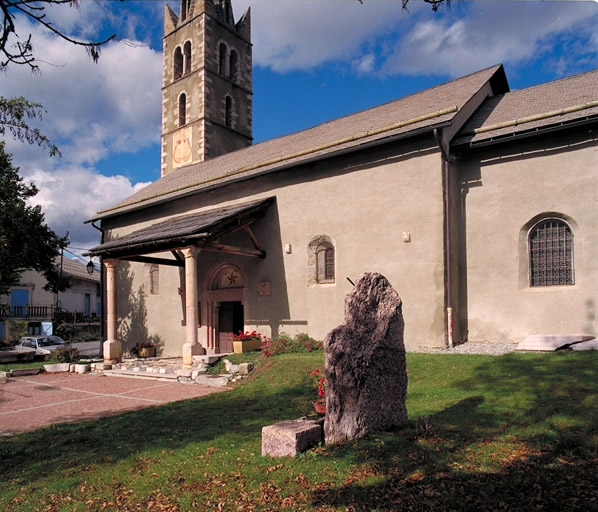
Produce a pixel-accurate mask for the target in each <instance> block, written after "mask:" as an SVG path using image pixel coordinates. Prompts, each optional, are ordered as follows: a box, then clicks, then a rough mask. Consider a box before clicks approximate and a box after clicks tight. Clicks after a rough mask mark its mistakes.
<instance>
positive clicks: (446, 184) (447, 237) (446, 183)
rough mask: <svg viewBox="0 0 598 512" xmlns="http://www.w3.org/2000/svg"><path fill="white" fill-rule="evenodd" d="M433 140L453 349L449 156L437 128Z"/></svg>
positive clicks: (447, 308)
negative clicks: (441, 195)
mask: <svg viewBox="0 0 598 512" xmlns="http://www.w3.org/2000/svg"><path fill="white" fill-rule="evenodd" d="M434 138H435V139H436V144H438V148H439V149H440V153H441V155H442V185H443V188H444V253H445V255H446V256H445V258H446V260H445V261H446V272H445V283H444V286H445V291H446V331H447V342H448V347H449V348H453V346H454V339H453V332H454V331H453V298H452V293H453V291H452V282H453V272H452V257H451V207H450V199H451V195H450V180H449V172H450V167H451V162H450V156H449V152H448V150H447V148H445V147H444V144H443V142H442V135H441V134H440V132H439V130H438V128H434Z"/></svg>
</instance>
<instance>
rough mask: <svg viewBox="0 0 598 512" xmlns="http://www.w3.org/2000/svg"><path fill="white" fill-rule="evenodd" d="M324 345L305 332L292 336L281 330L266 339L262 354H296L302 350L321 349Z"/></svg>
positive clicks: (267, 355)
mask: <svg viewBox="0 0 598 512" xmlns="http://www.w3.org/2000/svg"><path fill="white" fill-rule="evenodd" d="M323 347H324V345H323V343H322V342H321V341H318V340H315V339H314V338H311V337H310V336H309V335H307V334H305V333H300V334H297V336H295V337H294V338H291V337H290V336H289V335H288V334H285V333H283V332H281V333H280V334H279V335H278V336H275V337H274V338H272V339H271V340H268V339H266V340H265V341H264V343H263V344H262V354H264V356H265V357H272V356H276V355H278V354H296V353H300V352H312V351H314V350H321V349H322V348H323Z"/></svg>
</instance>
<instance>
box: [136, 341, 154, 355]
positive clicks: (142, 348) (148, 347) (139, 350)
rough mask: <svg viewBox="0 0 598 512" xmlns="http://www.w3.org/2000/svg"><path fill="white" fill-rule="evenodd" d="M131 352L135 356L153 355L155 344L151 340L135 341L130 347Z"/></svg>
mask: <svg viewBox="0 0 598 512" xmlns="http://www.w3.org/2000/svg"><path fill="white" fill-rule="evenodd" d="M131 352H133V354H135V355H137V357H155V355H156V346H155V345H154V344H153V343H152V342H151V341H144V342H140V343H137V345H135V346H134V347H133V348H132V349H131Z"/></svg>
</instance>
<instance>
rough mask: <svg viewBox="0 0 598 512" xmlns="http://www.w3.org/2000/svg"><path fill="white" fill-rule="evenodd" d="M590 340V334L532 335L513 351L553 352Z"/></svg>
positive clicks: (592, 337) (591, 337)
mask: <svg viewBox="0 0 598 512" xmlns="http://www.w3.org/2000/svg"><path fill="white" fill-rule="evenodd" d="M592 339H594V336H592V335H591V334H533V335H531V336H528V337H527V338H525V339H524V340H523V341H522V342H521V343H519V345H517V348H516V349H515V350H528V351H537V352H554V351H555V350H558V349H561V348H568V347H569V346H571V345H574V344H577V343H581V342H584V341H588V340H592Z"/></svg>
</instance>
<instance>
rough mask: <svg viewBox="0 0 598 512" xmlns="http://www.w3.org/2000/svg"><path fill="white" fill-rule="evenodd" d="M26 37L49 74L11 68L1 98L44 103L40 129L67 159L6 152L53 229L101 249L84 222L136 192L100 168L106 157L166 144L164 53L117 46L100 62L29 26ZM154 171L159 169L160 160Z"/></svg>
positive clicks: (27, 150) (23, 150)
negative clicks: (29, 184) (33, 188)
mask: <svg viewBox="0 0 598 512" xmlns="http://www.w3.org/2000/svg"><path fill="white" fill-rule="evenodd" d="M25 31H28V32H31V33H32V34H33V38H32V40H33V41H34V42H35V44H36V46H35V54H36V57H37V58H38V59H40V61H43V62H41V63H40V68H41V71H42V73H41V75H39V76H37V75H33V74H31V72H30V70H29V69H28V68H27V67H26V66H12V67H10V68H9V70H8V72H7V73H6V75H4V76H2V78H1V80H2V93H1V94H2V95H3V96H5V97H12V96H24V97H26V98H27V99H29V100H31V101H36V102H39V103H41V104H42V105H43V107H44V108H45V110H46V111H47V113H46V114H45V115H44V118H43V121H42V122H40V123H34V124H37V125H38V126H39V128H40V130H41V131H42V133H44V134H45V135H46V136H48V137H49V138H50V140H51V141H52V142H54V143H57V144H58V145H59V148H60V150H61V153H62V159H60V160H58V159H56V158H49V156H48V153H47V151H43V150H40V149H38V148H35V147H33V146H29V145H27V144H23V143H19V142H15V141H13V140H12V139H11V138H7V150H8V151H10V152H11V153H12V154H13V155H14V158H13V163H14V165H15V166H17V167H20V169H21V172H20V174H21V176H23V178H24V179H26V180H27V181H33V182H34V183H35V184H36V185H37V187H38V188H39V190H40V192H39V194H38V195H37V196H36V197H35V198H34V199H35V202H36V203H38V204H41V205H42V207H43V210H44V213H45V215H46V221H47V223H48V224H49V225H50V226H51V227H52V229H54V230H55V231H56V232H57V233H59V234H64V232H66V231H69V232H70V234H71V241H72V244H73V245H76V246H79V247H85V246H90V245H94V244H97V241H98V239H99V238H98V232H97V231H96V230H95V229H93V228H92V227H90V226H89V225H83V221H85V220H86V219H88V218H89V217H91V216H92V215H94V214H95V212H96V211H97V210H99V209H101V208H104V207H106V206H109V205H110V204H114V203H115V202H117V201H119V200H120V199H123V198H124V197H126V196H127V195H130V194H131V193H133V192H134V190H135V189H136V185H135V184H134V183H133V182H132V181H131V180H130V179H129V178H128V177H125V176H122V175H117V176H111V177H106V176H103V175H101V174H99V173H98V172H97V171H96V170H95V169H94V166H95V165H96V164H97V163H98V162H99V161H100V160H102V159H104V158H106V157H109V156H114V155H116V154H118V153H136V152H137V151H138V150H140V149H143V148H148V147H151V146H157V144H158V142H159V138H160V118H161V92H160V87H161V72H162V56H161V52H156V51H153V50H151V49H149V48H148V47H147V46H137V47H136V46H131V45H127V44H124V43H122V42H111V43H109V44H108V45H106V46H105V47H104V48H103V51H102V55H101V58H100V60H99V62H98V63H97V64H94V63H93V62H91V61H90V60H89V58H88V57H87V54H86V52H85V51H84V50H83V49H82V48H81V47H77V46H73V45H70V44H68V43H66V42H63V41H61V40H60V39H58V38H56V37H54V36H51V35H49V34H48V33H46V32H45V31H43V30H41V29H40V27H38V26H31V25H27V26H26V27H25V28H24V29H23V33H24V32H25ZM154 168H155V169H152V170H156V169H158V168H159V161H158V160H157V159H156V161H155V162H154ZM121 172H122V171H121Z"/></svg>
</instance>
